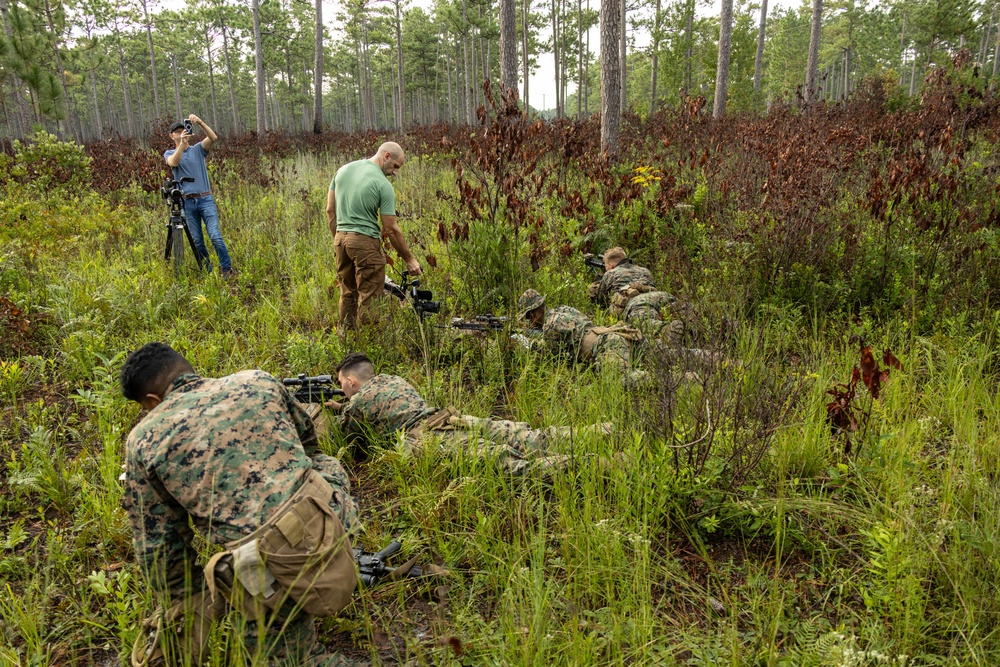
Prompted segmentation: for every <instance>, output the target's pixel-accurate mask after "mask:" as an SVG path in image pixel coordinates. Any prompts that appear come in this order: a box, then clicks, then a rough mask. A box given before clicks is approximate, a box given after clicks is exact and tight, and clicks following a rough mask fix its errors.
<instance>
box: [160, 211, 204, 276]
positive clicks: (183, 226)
mask: <svg viewBox="0 0 1000 667" xmlns="http://www.w3.org/2000/svg"><path fill="white" fill-rule="evenodd" d="M182 230H183V232H182ZM185 236H186V237H187V241H188V246H189V247H190V248H191V256H192V257H194V261H195V262H197V261H198V249H197V248H195V247H194V239H193V238H191V230H189V229H188V226H187V217H186V216H185V215H184V207H183V205H181V206H176V205H175V204H173V203H171V206H170V221H169V222H167V247H166V249H165V250H164V251H163V259H166V260H170V257H171V255H173V259H174V262H173V264H174V272H175V273H179V272H180V270H181V267H182V266H183V265H184V237H185Z"/></svg>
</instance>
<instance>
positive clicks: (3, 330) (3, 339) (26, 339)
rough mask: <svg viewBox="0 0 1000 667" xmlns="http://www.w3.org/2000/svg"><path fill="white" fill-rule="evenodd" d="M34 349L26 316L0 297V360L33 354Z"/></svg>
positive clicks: (8, 300) (15, 306)
mask: <svg viewBox="0 0 1000 667" xmlns="http://www.w3.org/2000/svg"><path fill="white" fill-rule="evenodd" d="M35 347H36V346H35V341H34V339H33V336H32V330H31V322H30V321H29V320H28V317H27V315H25V313H24V311H22V310H21V309H20V308H18V307H17V305H16V304H15V303H14V302H13V301H11V300H10V299H8V298H6V297H3V296H0V359H16V358H17V357H19V356H21V355H24V354H33V353H34V352H35V351H36V350H35Z"/></svg>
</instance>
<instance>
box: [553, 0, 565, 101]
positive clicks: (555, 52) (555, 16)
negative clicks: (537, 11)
mask: <svg viewBox="0 0 1000 667" xmlns="http://www.w3.org/2000/svg"><path fill="white" fill-rule="evenodd" d="M550 18H551V19H552V61H553V62H554V63H555V78H556V79H555V83H556V118H560V117H561V116H562V109H561V108H560V107H559V24H558V12H557V11H556V0H552V2H551V14H550Z"/></svg>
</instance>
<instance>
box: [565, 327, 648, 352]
mask: <svg viewBox="0 0 1000 667" xmlns="http://www.w3.org/2000/svg"><path fill="white" fill-rule="evenodd" d="M609 333H613V334H615V335H618V336H621V337H622V338H624V339H625V340H627V341H629V342H632V343H634V342H637V341H641V340H642V332H641V331H639V330H638V329H636V328H634V327H630V326H628V325H626V324H616V325H614V326H613V327H591V328H590V329H587V332H586V333H585V334H583V340H582V341H580V358H581V359H585V360H586V359H593V358H594V345H596V344H597V341H598V339H600V337H601V336H603V335H605V334H609Z"/></svg>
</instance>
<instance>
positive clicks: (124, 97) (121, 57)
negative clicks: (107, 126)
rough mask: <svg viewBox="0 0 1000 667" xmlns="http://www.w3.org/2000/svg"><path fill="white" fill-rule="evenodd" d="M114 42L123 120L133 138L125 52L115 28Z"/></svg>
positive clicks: (133, 131)
mask: <svg viewBox="0 0 1000 667" xmlns="http://www.w3.org/2000/svg"><path fill="white" fill-rule="evenodd" d="M115 41H116V42H118V71H119V73H120V74H121V77H122V102H123V103H124V104H125V120H126V122H127V125H126V127H127V128H128V135H129V136H134V134H135V130H134V129H133V128H132V104H131V102H130V101H129V98H128V77H127V76H126V75H125V51H124V49H122V40H121V35H120V34H119V33H118V28H117V27H116V28H115Z"/></svg>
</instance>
